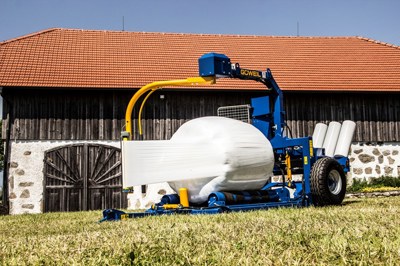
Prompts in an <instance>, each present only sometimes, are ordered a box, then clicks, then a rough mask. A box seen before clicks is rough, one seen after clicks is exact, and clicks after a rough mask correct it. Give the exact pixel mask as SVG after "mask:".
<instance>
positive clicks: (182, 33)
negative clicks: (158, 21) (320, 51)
mask: <svg viewBox="0 0 400 266" xmlns="http://www.w3.org/2000/svg"><path fill="white" fill-rule="evenodd" d="M60 30H65V31H89V32H90V31H91V32H120V33H140V34H162V35H199V36H234V37H267V38H294V39H296V38H305V39H355V38H358V36H295V35H256V34H233V33H194V32H161V31H125V30H95V29H71V28H60Z"/></svg>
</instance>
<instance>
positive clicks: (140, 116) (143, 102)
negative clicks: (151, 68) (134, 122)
mask: <svg viewBox="0 0 400 266" xmlns="http://www.w3.org/2000/svg"><path fill="white" fill-rule="evenodd" d="M156 90H157V89H153V90H151V91H150V92H149V93H147V95H146V97H144V99H143V101H142V104H141V105H140V109H139V115H138V128H139V135H142V134H143V133H142V112H143V107H144V104H145V103H146V101H147V99H148V98H149V97H150V95H151V94H152V93H153V92H155V91H156Z"/></svg>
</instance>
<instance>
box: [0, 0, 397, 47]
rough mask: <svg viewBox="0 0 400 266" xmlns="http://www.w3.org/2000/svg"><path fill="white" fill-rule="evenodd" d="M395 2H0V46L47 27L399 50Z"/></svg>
mask: <svg viewBox="0 0 400 266" xmlns="http://www.w3.org/2000/svg"><path fill="white" fill-rule="evenodd" d="M399 13H400V1H399V0H337V1H326V0H319V1H318V0H297V1H294V0H293V1H289V0H274V1H269V0H247V1H245V0H242V1H237V0H203V1H194V0H193V1H192V0H169V1H167V0H145V1H144V0H142V1H136V0H130V1H128V0H117V1H110V0H68V1H64V0H0V41H3V40H7V39H11V38H15V37H18V36H21V35H25V34H29V33H32V32H36V31H40V30H43V29H47V28H54V27H61V28H79V29H98V30H121V29H122V17H124V18H125V30H127V31H152V32H183V33H216V34H250V35H283V36H286V35H291V36H293V35H297V22H299V25H300V27H299V28H300V31H299V32H300V35H302V36H363V37H368V38H372V39H375V40H380V41H383V42H388V43H392V44H396V45H400V15H399Z"/></svg>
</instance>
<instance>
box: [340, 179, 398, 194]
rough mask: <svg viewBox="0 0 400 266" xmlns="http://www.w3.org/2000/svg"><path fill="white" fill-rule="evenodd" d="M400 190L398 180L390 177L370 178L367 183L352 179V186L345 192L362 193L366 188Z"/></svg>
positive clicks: (363, 180) (364, 180) (362, 180)
mask: <svg viewBox="0 0 400 266" xmlns="http://www.w3.org/2000/svg"><path fill="white" fill-rule="evenodd" d="M384 187H385V188H400V178H399V177H392V176H381V177H377V178H371V179H370V181H369V182H368V181H367V180H366V179H354V180H353V184H352V185H351V186H350V187H348V188H347V192H362V191H366V189H367V188H374V189H376V188H384Z"/></svg>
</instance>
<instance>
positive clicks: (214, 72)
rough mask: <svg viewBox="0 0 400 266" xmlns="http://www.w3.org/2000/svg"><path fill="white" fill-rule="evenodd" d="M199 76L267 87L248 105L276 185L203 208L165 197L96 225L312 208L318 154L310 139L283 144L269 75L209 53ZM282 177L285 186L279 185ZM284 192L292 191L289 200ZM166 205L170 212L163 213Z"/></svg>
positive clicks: (278, 98) (217, 197) (222, 195)
mask: <svg viewBox="0 0 400 266" xmlns="http://www.w3.org/2000/svg"><path fill="white" fill-rule="evenodd" d="M199 74H200V76H201V77H207V76H215V77H227V78H236V79H246V80H254V81H258V82H261V83H263V84H265V85H266V86H267V88H268V95H267V96H263V97H257V98H253V99H252V100H251V107H252V124H253V125H254V126H255V127H256V128H257V129H259V130H260V131H261V132H262V133H263V134H264V135H265V137H266V138H267V139H268V140H269V141H270V142H271V144H272V147H273V150H274V155H275V161H276V163H275V167H274V175H282V179H283V180H282V182H268V183H267V184H266V185H265V186H264V187H263V188H262V189H261V191H241V192H220V191H216V192H214V193H212V194H210V196H209V199H208V202H207V204H205V205H204V206H190V207H183V206H182V205H179V203H180V200H179V196H178V195H176V194H173V195H165V196H164V197H163V198H162V199H161V202H160V203H158V204H155V205H153V206H152V207H151V208H150V209H148V210H146V211H145V212H140V213H125V212H123V211H120V210H114V209H108V210H105V211H104V212H103V219H102V220H101V221H112V220H123V219H127V218H136V217H144V216H152V215H168V214H215V213H222V212H232V211H249V210H259V209H269V208H278V207H306V206H309V205H311V204H312V203H313V202H312V197H311V188H310V174H311V168H312V165H313V164H314V163H315V162H316V161H317V160H318V159H319V158H322V157H324V151H323V150H317V149H315V148H314V147H313V144H312V139H311V137H304V138H288V137H287V136H285V133H284V129H285V127H287V126H286V124H285V120H284V118H285V111H284V105H283V94H282V91H281V89H280V88H279V86H278V84H277V83H276V81H275V80H274V78H273V76H272V73H271V71H270V69H267V70H266V71H265V72H262V71H257V70H249V69H243V68H240V66H239V64H237V63H236V64H231V62H230V59H229V58H228V57H227V56H225V55H222V54H216V53H209V54H205V55H203V56H202V57H200V58H199ZM317 152H318V156H317ZM288 160H289V162H288ZM336 160H337V161H338V162H339V164H340V165H341V166H342V167H343V170H344V172H348V171H349V167H348V158H347V157H342V158H337V159H336ZM290 162H297V163H296V164H297V170H296V167H293V168H292V167H291V166H290V165H291V163H290ZM292 170H294V171H297V173H300V174H302V180H301V181H293V180H292V178H291V172H292ZM285 173H286V175H287V176H288V180H285ZM289 173H290V174H289ZM289 188H290V189H293V190H294V192H293V193H292V196H291V195H290V192H289ZM172 205H175V206H176V207H174V208H167V206H172Z"/></svg>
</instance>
